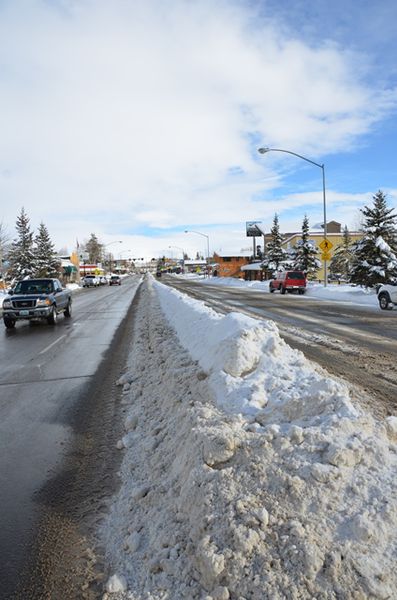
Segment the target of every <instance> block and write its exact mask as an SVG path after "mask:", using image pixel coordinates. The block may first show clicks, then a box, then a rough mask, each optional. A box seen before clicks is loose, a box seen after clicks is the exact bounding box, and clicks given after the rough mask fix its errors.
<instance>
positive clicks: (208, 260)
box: [185, 229, 210, 276]
mask: <svg viewBox="0 0 397 600" xmlns="http://www.w3.org/2000/svg"><path fill="white" fill-rule="evenodd" d="M185 233H196V234H197V235H202V236H203V237H205V238H207V271H208V269H209V262H210V236H209V235H207V234H206V233H200V231H192V230H191V229H186V230H185ZM208 276H209V272H208Z"/></svg>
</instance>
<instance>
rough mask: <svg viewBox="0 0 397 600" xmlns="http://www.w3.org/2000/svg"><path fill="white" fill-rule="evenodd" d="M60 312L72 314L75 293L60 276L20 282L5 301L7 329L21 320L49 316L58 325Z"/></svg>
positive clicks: (66, 315)
mask: <svg viewBox="0 0 397 600" xmlns="http://www.w3.org/2000/svg"><path fill="white" fill-rule="evenodd" d="M60 313H63V314H64V315H65V317H71V316H72V295H71V292H70V290H68V289H66V288H63V287H62V284H61V282H60V281H59V280H58V279H47V278H46V279H24V280H22V281H18V282H17V283H16V284H15V285H14V287H13V288H12V289H11V290H10V292H9V295H8V296H6V298H5V299H4V300H3V321H4V325H5V326H6V327H7V329H12V328H13V327H15V323H16V321H21V320H27V321H37V320H43V319H45V320H47V322H48V323H49V324H50V325H54V324H55V323H56V322H57V318H58V315H59V314H60Z"/></svg>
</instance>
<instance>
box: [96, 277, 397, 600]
mask: <svg viewBox="0 0 397 600" xmlns="http://www.w3.org/2000/svg"><path fill="white" fill-rule="evenodd" d="M136 317H137V319H136V331H135V338H134V344H133V346H132V348H133V350H132V352H131V356H130V359H129V367H128V371H127V372H126V373H124V375H123V376H122V377H121V378H120V380H119V382H118V383H119V384H120V385H122V386H123V399H122V406H123V410H124V411H125V435H124V437H123V438H122V439H121V440H120V441H119V443H118V447H119V448H120V449H121V451H122V452H124V458H123V461H122V466H121V469H120V477H121V485H120V489H119V491H118V493H117V494H116V496H115V497H114V499H113V502H112V505H111V507H110V512H109V516H108V518H107V519H106V522H105V523H104V525H103V528H102V536H103V541H104V543H105V545H106V548H107V560H108V564H109V582H110V583H109V582H108V583H109V585H108V592H106V593H107V595H108V597H109V598H112V599H113V598H122V599H127V598H129V599H133V600H143V599H145V600H165V599H167V600H179V599H182V598H186V599H196V598H197V599H200V600H201V599H205V600H211V599H212V600H223V599H225V600H227V599H228V598H231V599H235V600H243V599H246V600H248V599H250V600H251V599H254V600H264V599H267V598H269V599H271V600H277V599H280V600H281V599H284V598H291V599H298V598H299V599H302V598H308V599H312V600H314V599H336V598H341V599H352V600H364V599H367V598H381V599H386V598H390V599H391V598H393V597H395V596H393V595H394V594H395V590H396V589H397V573H396V570H395V568H394V566H395V563H396V558H397V545H396V539H397V538H396V522H397V518H396V517H397V500H396V496H397V495H396V487H397V486H396V466H397V418H396V417H389V418H387V419H386V420H385V421H382V422H380V421H377V420H375V419H374V418H373V417H372V416H370V415H369V414H366V413H365V412H363V410H362V409H360V407H359V406H358V405H357V403H356V402H354V404H353V401H352V399H351V394H350V390H349V388H348V386H347V385H346V384H345V383H344V382H343V381H337V380H335V379H333V378H331V377H330V376H329V375H328V374H327V373H326V372H325V371H323V370H321V369H320V368H319V367H317V366H315V365H313V364H312V363H310V362H309V361H308V360H306V359H305V357H304V356H303V354H302V353H300V352H299V351H296V350H294V349H292V348H290V347H289V346H288V345H287V344H286V343H285V342H284V341H283V340H282V339H281V338H280V336H279V334H278V330H277V327H276V325H275V324H274V323H272V322H269V321H259V320H256V319H252V318H250V317H246V316H243V315H240V314H237V313H233V314H229V315H226V316H222V315H219V314H217V313H215V312H214V311H213V310H212V309H210V308H208V307H206V306H205V305H204V304H203V303H202V302H198V301H195V300H193V299H191V298H188V297H186V296H184V295H183V294H181V293H179V292H177V291H175V290H172V289H170V288H168V287H166V286H164V285H163V284H160V283H158V282H155V281H154V280H153V279H152V278H149V279H147V280H145V282H144V283H143V284H142V288H141V294H140V301H139V304H138V306H137V314H136ZM110 576H112V577H113V579H111V578H110ZM114 582H116V583H117V585H116V586H115V587H112V585H114ZM120 582H122V584H120ZM113 589H114V591H111V590H113ZM117 590H119V591H117ZM122 590H124V591H122Z"/></svg>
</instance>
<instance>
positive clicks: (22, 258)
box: [8, 208, 35, 279]
mask: <svg viewBox="0 0 397 600" xmlns="http://www.w3.org/2000/svg"><path fill="white" fill-rule="evenodd" d="M16 230H17V235H18V237H17V238H16V239H15V240H14V241H13V243H12V244H11V249H10V252H9V255H8V259H9V263H10V267H9V270H8V275H9V276H10V277H11V278H12V279H23V278H24V277H30V276H31V275H32V274H33V272H34V270H35V264H34V253H33V232H32V231H31V230H30V220H29V217H28V216H27V214H26V213H25V209H24V208H22V209H21V214H20V215H19V216H18V217H17V222H16Z"/></svg>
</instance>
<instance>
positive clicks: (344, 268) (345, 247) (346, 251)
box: [329, 225, 353, 281]
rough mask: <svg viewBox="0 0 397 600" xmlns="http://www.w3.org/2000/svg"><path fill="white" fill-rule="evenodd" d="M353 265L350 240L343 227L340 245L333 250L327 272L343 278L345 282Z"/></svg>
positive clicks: (347, 231) (346, 230)
mask: <svg viewBox="0 0 397 600" xmlns="http://www.w3.org/2000/svg"><path fill="white" fill-rule="evenodd" d="M352 263H353V252H352V239H351V237H350V233H349V230H348V228H347V226H346V225H345V227H344V229H343V234H342V244H341V245H340V246H338V247H337V248H335V252H334V255H333V257H332V258H331V262H330V264H329V272H330V273H331V274H332V275H336V276H338V277H343V279H345V280H346V281H348V280H349V278H350V271H351V268H352Z"/></svg>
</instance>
